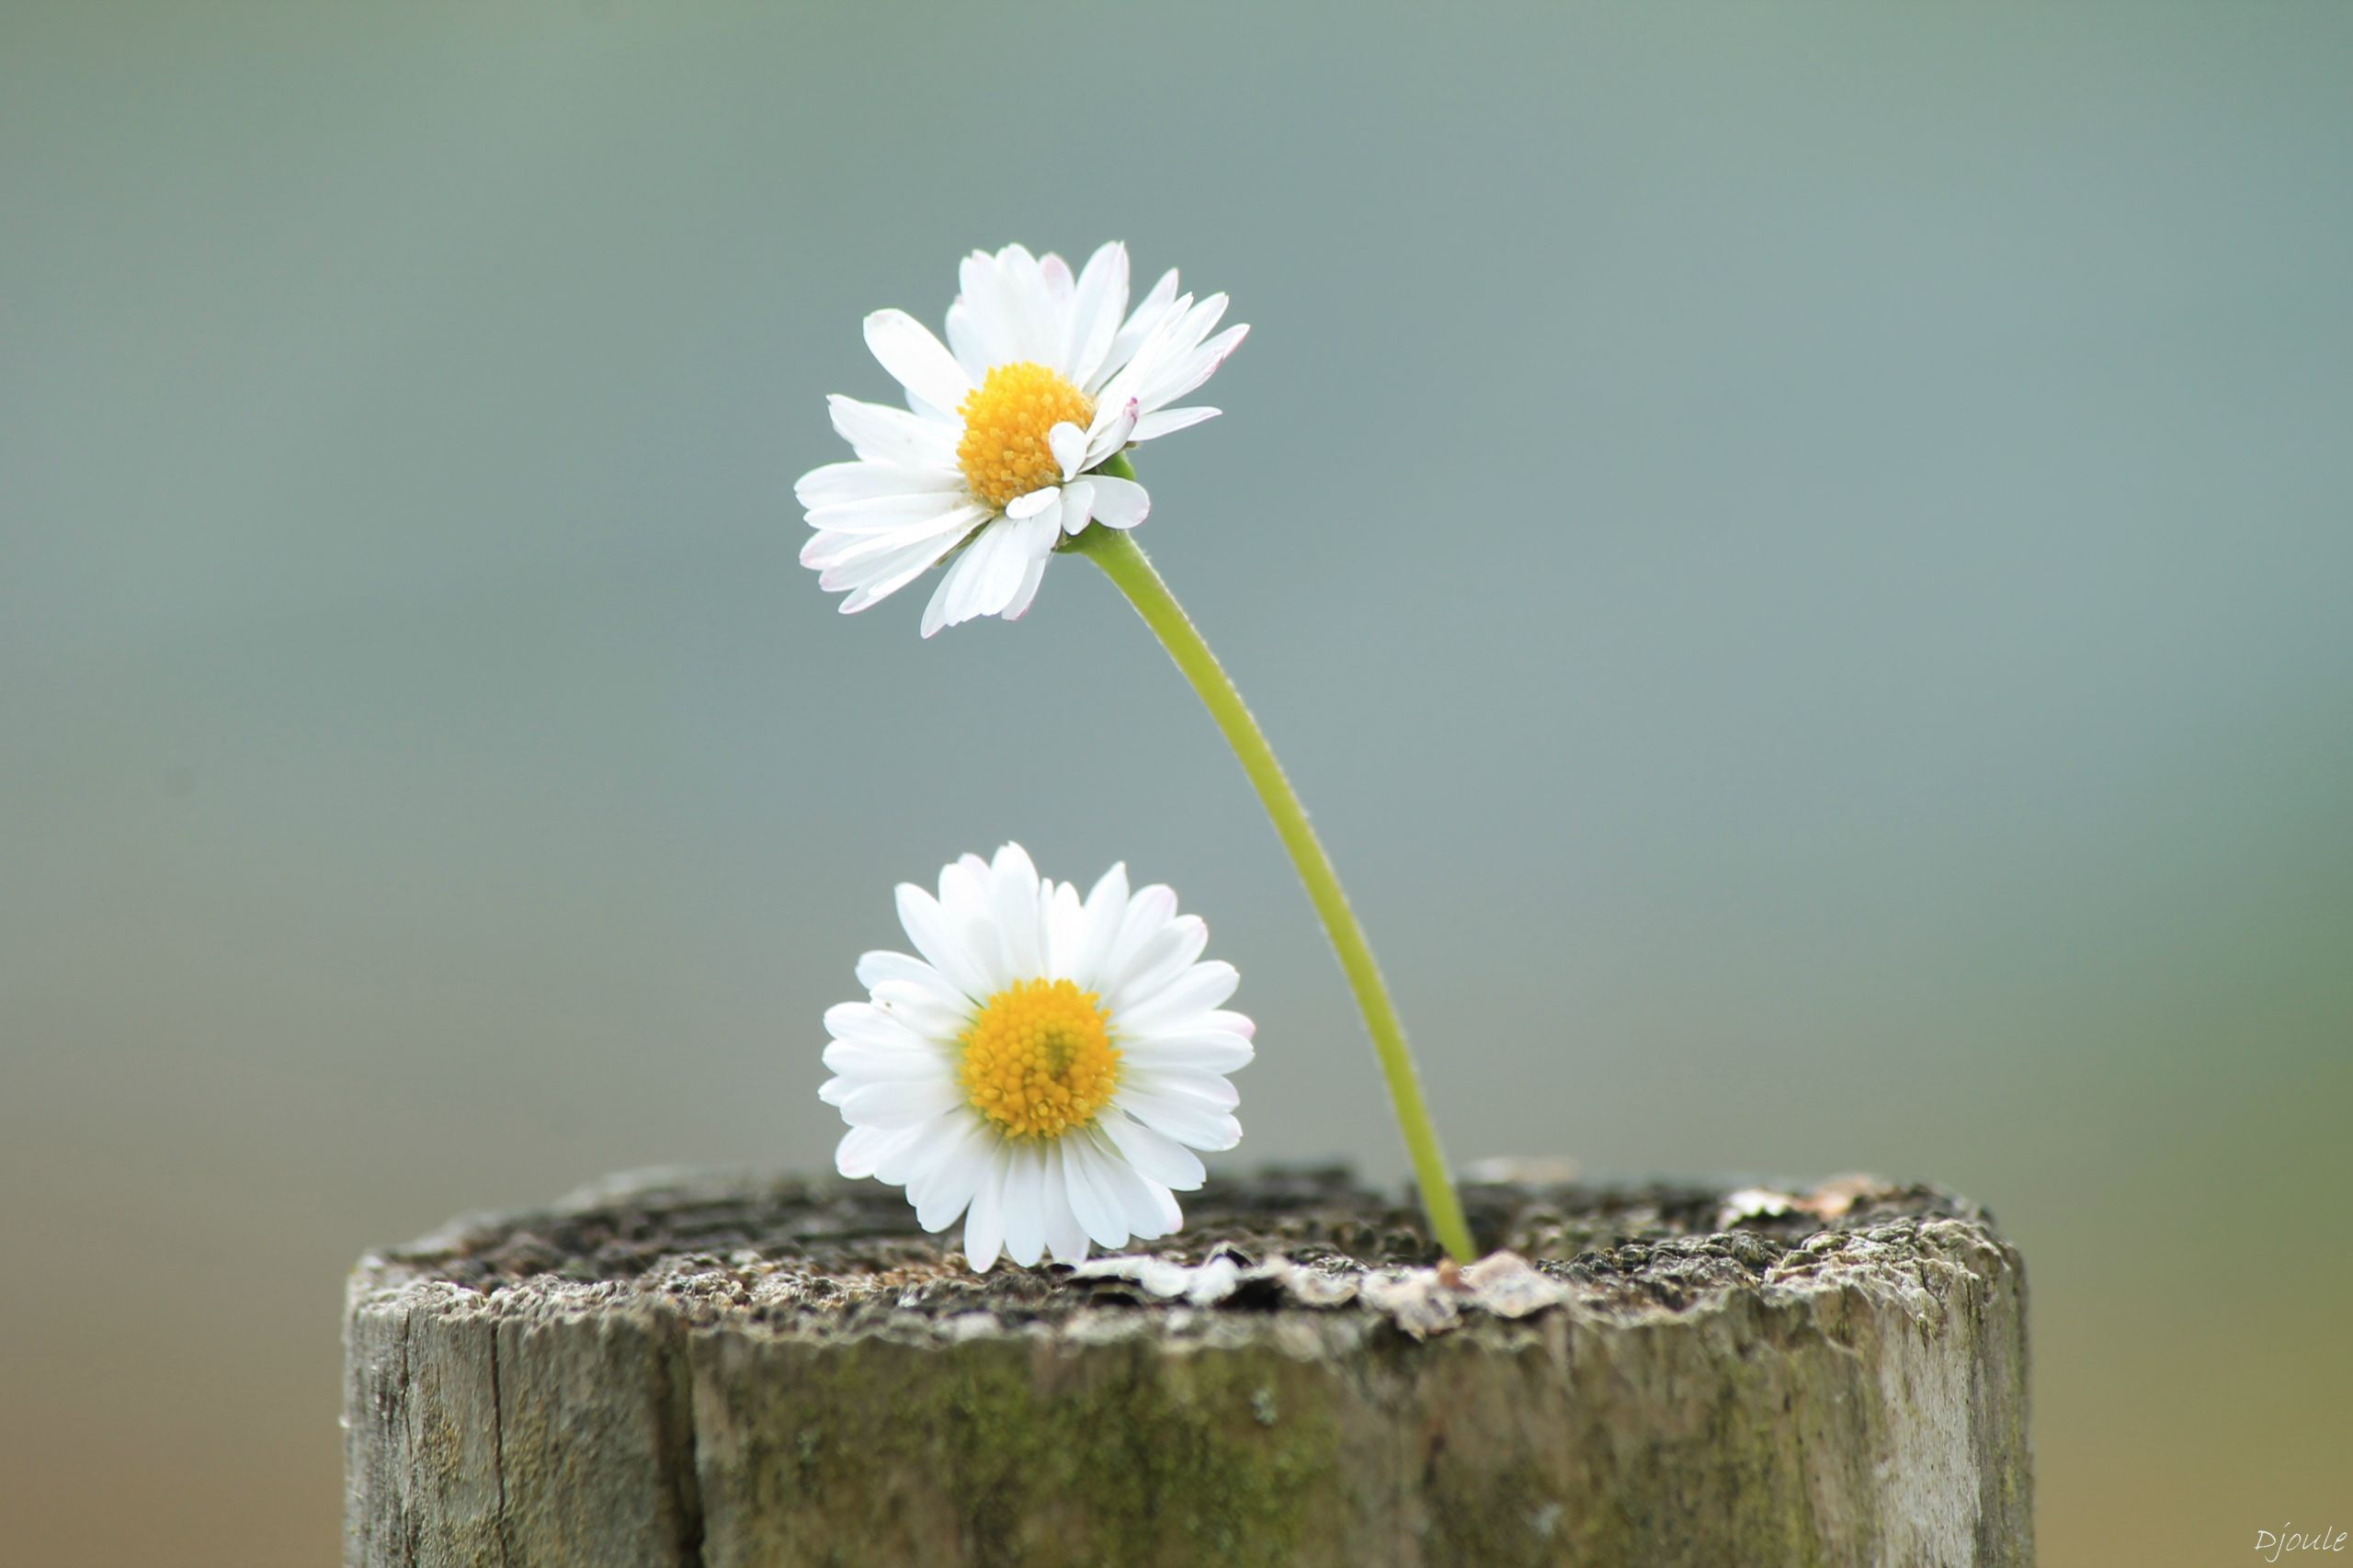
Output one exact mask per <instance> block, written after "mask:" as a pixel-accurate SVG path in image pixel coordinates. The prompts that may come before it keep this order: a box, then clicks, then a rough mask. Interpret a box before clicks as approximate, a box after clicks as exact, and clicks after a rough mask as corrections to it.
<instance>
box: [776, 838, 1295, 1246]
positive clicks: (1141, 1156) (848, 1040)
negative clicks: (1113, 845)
mask: <svg viewBox="0 0 2353 1568" xmlns="http://www.w3.org/2000/svg"><path fill="white" fill-rule="evenodd" d="M899 920H900V923H901V924H902V925H904V926H905V927H906V931H907V937H908V939H909V940H910V941H912V942H913V943H914V944H915V950H916V951H917V952H918V953H921V954H922V955H923V956H922V957H921V958H920V959H916V958H909V957H908V956H907V955H906V954H904V953H892V952H875V953H869V954H867V955H866V956H865V957H864V958H862V959H860V960H858V982H859V983H861V984H863V985H864V986H865V987H866V988H867V990H868V992H869V993H870V994H871V997H872V999H871V1000H870V1001H866V1002H845V1003H843V1004H842V1005H841V1006H837V1007H833V1008H830V1009H828V1010H827V1012H826V1014H825V1029H826V1032H828V1033H829V1034H831V1035H832V1036H833V1037H834V1038H833V1043H832V1044H831V1045H828V1046H827V1047H826V1048H825V1065H826V1066H827V1067H829V1068H831V1069H832V1070H833V1071H834V1072H835V1073H836V1074H839V1076H837V1077H835V1078H831V1079H828V1080H827V1081H826V1084H825V1086H824V1088H823V1089H821V1090H819V1091H818V1094H819V1096H820V1097H821V1098H823V1099H824V1101H825V1103H826V1104H828V1105H832V1106H835V1107H838V1108H840V1110H841V1113H842V1119H843V1120H845V1121H847V1122H848V1123H849V1127H850V1130H849V1131H848V1132H847V1134H846V1135H844V1137H843V1139H842V1142H841V1148H840V1149H839V1150H838V1151H837V1152H836V1153H835V1157H834V1160H835V1165H837V1166H838V1167H839V1168H840V1171H841V1173H842V1175H844V1176H851V1177H858V1176H873V1177H875V1178H877V1179H878V1180H881V1181H885V1182H889V1183H890V1184H891V1185H892V1186H893V1187H905V1188H906V1190H907V1199H908V1201H909V1202H911V1203H913V1204H914V1205H915V1217H916V1219H917V1220H918V1221H921V1223H922V1225H923V1228H924V1229H925V1230H926V1231H943V1230H946V1229H947V1228H948V1227H949V1225H950V1224H952V1223H954V1222H955V1220H956V1217H957V1216H958V1215H960V1214H961V1215H962V1216H963V1217H964V1257H965V1260H966V1261H967V1262H968V1263H970V1264H971V1266H972V1267H974V1268H976V1269H985V1268H987V1267H989V1266H990V1265H991V1264H993V1263H995V1261H996V1258H997V1255H998V1254H999V1253H1000V1252H1002V1253H1003V1254H1004V1255H1005V1256H1006V1257H1008V1258H1010V1259H1012V1260H1013V1261H1014V1262H1015V1263H1017V1264H1022V1265H1024V1266H1027V1265H1029V1264H1033V1263H1035V1262H1037V1261H1038V1259H1039V1258H1040V1256H1044V1255H1046V1254H1049V1253H1051V1255H1052V1256H1054V1257H1055V1258H1056V1259H1057V1260H1058V1261H1060V1262H1063V1263H1076V1262H1078V1261H1079V1260H1080V1259H1082V1258H1084V1257H1085V1256H1086V1247H1087V1243H1088V1242H1090V1241H1092V1242H1093V1243H1094V1244H1096V1245H1097V1246H1100V1247H1103V1248H1105V1249H1106V1250H1108V1249H1111V1248H1114V1247H1119V1246H1121V1245H1124V1244H1126V1242H1127V1240H1128V1238H1129V1237H1131V1236H1134V1237H1138V1238H1140V1239H1143V1240H1151V1239H1152V1238H1154V1237H1156V1236H1165V1235H1167V1234H1169V1233H1172V1232H1174V1231H1175V1230H1176V1228H1177V1227H1178V1226H1179V1225H1181V1224H1183V1223H1184V1214H1183V1212H1182V1211H1181V1210H1179V1209H1178V1208H1177V1206H1176V1196H1175V1194H1176V1193H1177V1192H1188V1191H1191V1190H1192V1189H1194V1188H1195V1187H1199V1186H1200V1185H1201V1174H1202V1173H1201V1162H1200V1159H1199V1156H1198V1155H1197V1154H1196V1153H1194V1151H1195V1150H1197V1149H1231V1148H1232V1147H1233V1145H1234V1144H1235V1143H1236V1142H1239V1141H1240V1139H1241V1137H1242V1124H1241V1123H1240V1122H1238V1121H1236V1120H1235V1119H1234V1118H1233V1107H1234V1104H1235V1102H1236V1098H1237V1096H1235V1094H1234V1091H1233V1085H1232V1084H1230V1083H1228V1082H1227V1081H1226V1078H1225V1074H1228V1073H1232V1072H1233V1071H1234V1070H1235V1069H1237V1068H1239V1067H1241V1066H1243V1065H1244V1064H1245V1063H1246V1062H1248V1061H1249V1060H1250V1058H1251V1055H1252V1047H1251V1043H1250V1038H1251V1035H1252V1033H1253V1032H1254V1026H1253V1025H1252V1024H1251V1022H1250V1020H1249V1019H1248V1018H1245V1017H1243V1016H1242V1015H1241V1014H1239V1013H1233V1012H1228V1011H1226V1010H1224V1009H1223V1008H1222V1006H1220V1004H1222V1003H1223V1002H1224V1001H1225V1000H1226V998H1227V997H1229V996H1231V995H1233V988H1234V985H1235V984H1236V983H1237V979H1238V977H1237V976H1236V975H1235V973H1234V971H1233V965H1232V964H1229V963H1219V962H1215V961H1211V962H1208V963H1203V962H1201V961H1199V960H1200V956H1201V949H1202V946H1203V945H1204V944H1205V943H1206V942H1207V941H1208V940H1209V928H1208V927H1207V926H1204V925H1203V924H1202V923H1201V921H1200V918H1199V916H1198V915H1179V914H1177V913H1176V894H1175V893H1173V892H1170V891H1169V890H1168V889H1167V888H1165V887H1161V886H1154V887H1148V888H1145V889H1143V890H1142V891H1141V892H1134V893H1131V892H1129V891H1128V872H1127V868H1126V867H1125V866H1114V867H1112V868H1111V869H1110V870H1109V872H1108V873H1107V874H1106V875H1105V876H1104V878H1103V880H1102V881H1098V882H1097V883H1096V884H1095V890H1094V891H1093V892H1090V893H1088V894H1087V895H1086V898H1085V899H1084V900H1082V899H1081V898H1080V897H1079V893H1078V889H1077V888H1076V887H1074V886H1073V885H1072V884H1071V883H1069V882H1056V881H1040V878H1039V876H1038V871H1037V868H1036V867H1034V866H1032V865H1031V864H1030V862H1029V856H1028V855H1027V854H1025V853H1024V852H1023V851H1022V848H1021V846H1019V845H1017V844H1008V845H1006V846H1005V847H1004V848H1002V849H1000V850H998V851H997V852H996V859H995V862H994V863H992V862H989V861H985V860H983V859H982V858H980V857H979V856H977V855H967V856H965V857H964V858H962V859H961V860H959V861H957V862H956V863H955V864H954V865H952V866H949V867H948V868H947V869H944V870H942V871H941V872H940V873H939V895H938V897H937V898H934V897H933V896H932V895H931V894H930V893H928V892H925V891H924V890H923V889H921V888H919V887H917V886H915V884H914V883H912V882H904V883H901V884H900V887H899Z"/></svg>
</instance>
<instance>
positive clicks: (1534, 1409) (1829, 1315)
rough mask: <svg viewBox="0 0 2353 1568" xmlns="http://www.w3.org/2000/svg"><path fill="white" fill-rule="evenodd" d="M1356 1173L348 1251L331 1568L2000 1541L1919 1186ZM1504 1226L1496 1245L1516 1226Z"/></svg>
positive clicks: (1960, 1265) (1966, 1341)
mask: <svg viewBox="0 0 2353 1568" xmlns="http://www.w3.org/2000/svg"><path fill="white" fill-rule="evenodd" d="M1464 1196H1465V1199H1466V1202H1467V1204H1468V1205H1469V1208H1470V1210H1471V1219H1472V1225H1473V1226H1474V1228H1475V1229H1476V1230H1477V1232H1478V1233H1479V1236H1480V1239H1481V1242H1482V1244H1490V1245H1494V1246H1495V1247H1496V1248H1498V1249H1499V1250H1498V1252H1497V1254H1496V1255H1495V1256H1489V1257H1487V1258H1485V1259H1483V1260H1482V1261H1480V1262H1479V1263H1477V1264H1475V1265H1473V1266H1472V1267H1467V1268H1463V1269H1461V1270H1459V1271H1458V1270H1455V1269H1453V1268H1452V1267H1444V1268H1433V1267H1428V1265H1429V1264H1431V1263H1432V1262H1433V1261H1435V1260H1434V1258H1433V1257H1432V1255H1431V1253H1430V1251H1429V1248H1428V1246H1427V1244H1426V1242H1425V1241H1424V1240H1423V1237H1422V1235H1421V1233H1420V1231H1419V1229H1418V1227H1417V1223H1416V1221H1415V1215H1414V1212H1413V1210H1411V1209H1410V1208H1408V1207H1405V1206H1404V1205H1402V1204H1401V1203H1399V1202H1398V1201H1396V1200H1395V1199H1392V1198H1384V1197H1380V1196H1376V1195H1374V1194H1371V1193H1369V1192H1366V1191H1364V1190H1362V1189H1360V1188H1358V1187H1355V1186H1354V1185H1353V1184H1351V1183H1350V1182H1349V1181H1348V1179H1347V1176H1345V1174H1344V1173H1339V1172H1331V1171H1323V1172H1304V1173H1302V1172H1290V1173H1270V1174H1269V1175H1267V1176H1261V1177H1257V1178H1252V1179H1248V1180H1242V1181H1234V1182H1228V1183H1223V1184H1220V1185H1215V1186H1212V1187H1211V1188H1210V1189H1209V1190H1208V1191H1206V1192H1203V1193H1200V1194H1198V1195H1195V1197H1194V1199H1193V1200H1192V1201H1190V1202H1188V1204H1187V1210H1188V1225H1187V1228H1186V1230H1185V1232H1184V1233H1183V1235H1182V1236H1181V1237H1178V1238H1176V1241H1175V1243H1174V1244H1171V1245H1166V1246H1163V1247H1158V1248H1155V1249H1154V1257H1153V1258H1152V1259H1149V1260H1139V1259H1113V1260H1097V1261H1096V1262H1095V1263H1093V1264H1091V1265H1090V1266H1088V1267H1087V1268H1086V1269H1084V1270H1082V1271H1080V1272H1079V1273H1076V1274H1074V1273H1073V1272H1072V1271H1070V1270H1066V1269H1062V1268H1044V1269H1017V1268H1009V1267H1005V1266H1003V1265H1000V1266H999V1267H998V1268H997V1269H996V1270H995V1271H994V1272H992V1273H990V1274H987V1275H983V1276H974V1275H972V1274H970V1273H968V1272H966V1271H965V1270H964V1269H963V1267H962V1265H961V1258H958V1257H957V1256H954V1255H953V1254H952V1253H949V1252H948V1251H946V1250H945V1249H944V1248H943V1246H942V1244H941V1243H940V1242H939V1241H938V1240H935V1239H933V1238H931V1237H927V1236H925V1235H923V1234H922V1233H920V1232H919V1231H917V1230H916V1229H915V1225H914V1221H913V1216H912V1214H911V1213H910V1212H909V1210H908V1209H907V1207H906V1205H905V1203H904V1200H903V1199H901V1198H900V1197H899V1195H898V1194H897V1193H895V1192H892V1191H890V1190H887V1189H884V1188H881V1187H875V1186H872V1185H871V1184H866V1185H860V1186H851V1185H847V1184H838V1183H831V1182H828V1183H822V1184H813V1183H801V1182H792V1181H777V1180H772V1179H758V1178H749V1177H715V1176H699V1177H696V1176H661V1175H654V1176H640V1177H633V1178H621V1179H620V1180H617V1181H615V1182H613V1183H610V1184H608V1185H606V1186H605V1187H600V1188H597V1189H595V1190H591V1191H589V1192H585V1193H583V1194H580V1195H578V1196H576V1197H574V1198H573V1199H568V1200H566V1201H565V1202H563V1203H562V1204H559V1205H557V1206H556V1207H554V1208H552V1209H550V1210H545V1211H542V1212H537V1213H527V1214H514V1215H505V1216H494V1217H485V1218H481V1219H476V1220H472V1221H460V1222H459V1223H458V1224H455V1225H453V1226H451V1227H449V1229H447V1230H445V1231H443V1232H441V1233H438V1234H436V1235H434V1236H431V1237H428V1238H426V1239H425V1240H423V1241H420V1242H417V1243H415V1244H412V1245H410V1246H406V1247H402V1248H399V1249H396V1250H394V1251H392V1252H388V1253H384V1254H381V1255H374V1256H369V1257H367V1258H365V1259H363V1260H362V1261H361V1263H360V1265H359V1267H358V1269H357V1270H356V1272H355V1273H354V1274H353V1277H352V1280H351V1287H350V1296H349V1309H348V1314H347V1323H346V1336H347V1383H346V1405H345V1418H346V1423H347V1428H348V1434H347V1516H346V1528H345V1562H347V1564H351V1565H353V1568H392V1565H396V1564H397V1565H400V1568H428V1565H429V1568H443V1565H451V1564H499V1565H502V1568H555V1565H563V1568H603V1565H607V1564H611V1565H615V1568H619V1565H622V1564H627V1565H629V1568H641V1565H654V1564H660V1565H671V1568H684V1565H689V1564H692V1565H697V1568H754V1565H757V1568H797V1565H801V1564H810V1565H815V1564H858V1565H870V1564H899V1563H906V1564H924V1565H926V1568H928V1565H934V1564H962V1563H971V1564H1025V1565H1028V1564H1035V1565H1039V1568H1059V1565H1065V1564H1067V1565H1077V1564H1094V1563H1113V1562H1116V1563H1122V1564H1127V1563H1133V1564H1146V1565H1149V1564H1167V1565H1171V1568H1176V1565H1186V1568H1191V1565H1196V1564H1212V1565H1217V1568H1227V1565H1234V1568H1239V1565H1245V1564H1261V1563H1265V1564H1274V1563H1283V1564H1294V1563H1296V1564H1332V1565H1335V1568H1363V1565H1367V1564H1371V1565H1397V1568H1407V1565H1414V1568H1419V1565H1431V1568H1438V1565H1444V1564H1454V1563H1461V1564H1477V1565H1479V1568H1506V1565H1510V1564H1520V1563H1528V1564H1537V1563H1542V1564H1609V1565H1613V1568H1615V1565H1620V1564H1645V1565H1657V1564H1680V1563H1688V1564H1693V1565H1702V1564H1704V1565H1709V1568H1716V1565H1721V1564H1728V1563H1741V1564H1778V1563H1798V1562H1804V1563H1824V1564H1866V1563H1868V1564H1938V1565H1949V1564H1961V1563H1983V1564H1993V1563H2001V1564H2009V1563H2030V1562H2032V1561H2033V1536H2032V1524H2031V1518H2030V1501H2031V1498H2030V1479H2029V1459H2028V1449H2027V1430H2026V1415H2027V1397H2026V1382H2027V1378H2026V1335H2025V1294H2024V1278H2023V1275H2022V1273H2021V1266H2020V1262H2019V1258H2018V1254H2017V1253H2016V1252H2015V1251H2014V1250H2012V1249H2011V1248H2010V1247H2009V1246H2008V1245H2007V1244H2006V1243H2004V1242H2003V1241H2002V1239H2001V1238H2000V1237H1999V1236H1998V1235H1997V1234H1996V1233H1995V1231H1994V1229H1993V1226H1992V1223H1991V1221H1990V1220H1989V1218H1988V1217H1987V1216H1986V1215H1985V1214H1984V1213H1983V1212H1981V1211H1979V1210H1975V1209H1973V1208H1972V1207H1971V1206H1969V1205H1968V1204H1966V1203H1963V1202H1961V1201H1960V1200H1959V1199H1954V1198H1952V1197H1951V1196H1950V1195H1949V1194H1945V1193H1942V1192H1938V1191H1936V1190H1934V1189H1931V1188H1927V1187H1888V1186H1884V1185H1881V1184H1877V1183H1869V1182H1863V1181H1859V1180H1858V1181H1851V1182H1846V1183H1836V1184H1832V1185H1830V1186H1826V1187H1819V1188H1816V1189H1813V1190H1812V1191H1799V1192H1768V1191H1761V1190H1745V1191H1741V1192H1727V1191H1724V1190H1722V1188H1719V1187H1647V1188H1639V1189H1607V1188H1593V1187H1577V1186H1566V1185H1534V1184H1512V1183H1489V1184H1483V1185H1482V1184H1473V1185H1472V1186H1470V1187H1466V1188H1465V1192H1464ZM1503 1249H1508V1250H1503Z"/></svg>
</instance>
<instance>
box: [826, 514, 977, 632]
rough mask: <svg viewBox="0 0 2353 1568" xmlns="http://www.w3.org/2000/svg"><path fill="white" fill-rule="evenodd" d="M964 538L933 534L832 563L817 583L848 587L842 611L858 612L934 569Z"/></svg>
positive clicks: (838, 589) (832, 587)
mask: <svg viewBox="0 0 2353 1568" xmlns="http://www.w3.org/2000/svg"><path fill="white" fill-rule="evenodd" d="M960 539H961V536H960V535H959V534H957V533H955V532H953V531H949V532H943V533H938V534H933V535H929V536H927V537H925V538H922V539H918V540H915V541H914V542H913V543H910V544H908V545H906V546H904V547H903V548H901V549H897V550H892V551H885V552H883V553H882V554H880V555H872V556H865V557H861V558H859V559H858V560H856V561H849V562H843V563H842V564H841V565H838V566H829V567H827V568H826V569H825V570H824V572H823V573H821V574H819V575H818V578H817V585H818V586H819V587H821V588H823V589H824V590H825V591H826V592H827V593H839V592H841V591H843V590H844V589H847V590H848V591H849V597H847V598H845V599H844V600H843V601H842V606H841V612H842V613H843V614H844V615H856V614H857V613H858V611H860V610H862V609H865V608H868V607H869V606H870V605H873V604H875V603H877V602H878V601H880V600H881V599H883V598H886V597H889V596H890V595H892V594H895V593H897V592H898V591H899V590H900V589H901V588H904V587H905V586H906V585H908V584H909V583H912V582H914V581H915V579H916V578H917V577H920V576H922V575H923V574H925V573H926V572H928V571H929V570H931V568H932V567H933V566H934V565H935V564H936V563H938V560H939V558H940V557H941V556H943V555H945V554H947V553H948V552H949V551H951V550H953V549H955V548H956V546H957V544H958V542H959V541H960Z"/></svg>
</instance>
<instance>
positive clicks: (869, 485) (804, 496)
mask: <svg viewBox="0 0 2353 1568" xmlns="http://www.w3.org/2000/svg"><path fill="white" fill-rule="evenodd" d="M963 489H964V475H963V473H962V472H961V471H960V470H957V469H953V468H916V467H910V466H909V465H907V464H905V463H870V462H841V463H827V464H825V465H824V467H823V468H813V469H811V470H810V471H809V472H807V473H804V474H802V475H801V477H800V478H799V479H798V480H796V481H795V482H794V483H793V486H792V494H794V495H795V496H796V497H798V498H799V499H800V502H801V506H804V507H807V508H808V509H809V510H811V511H814V510H816V509H817V508H818V507H820V506H842V505H845V504H847V503H848V502H852V501H872V500H876V499H879V498H881V497H882V496H886V495H926V494H951V495H952V494H962V493H963Z"/></svg>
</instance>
